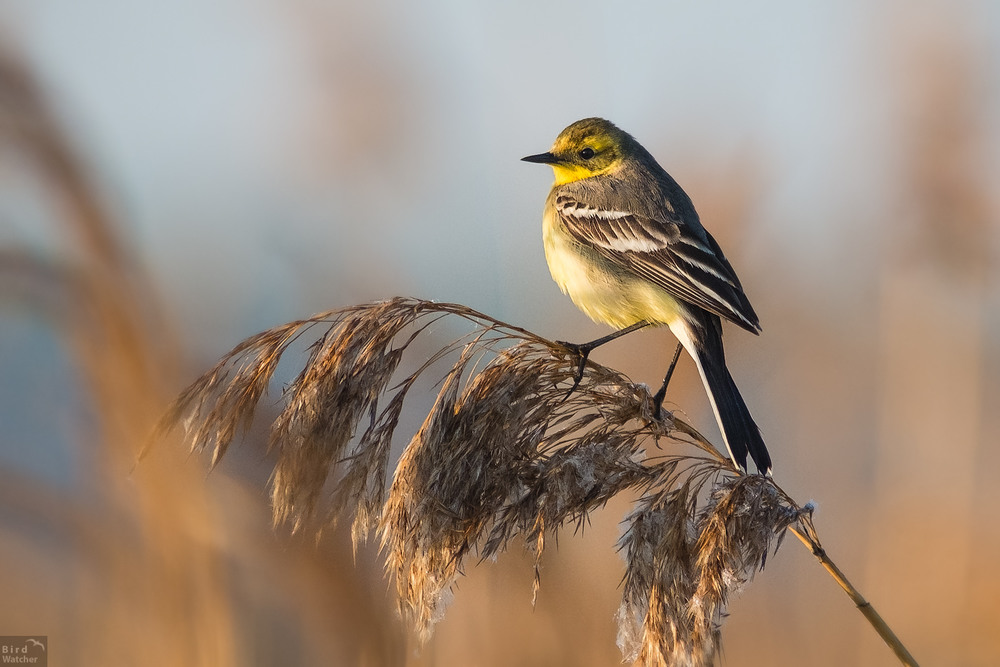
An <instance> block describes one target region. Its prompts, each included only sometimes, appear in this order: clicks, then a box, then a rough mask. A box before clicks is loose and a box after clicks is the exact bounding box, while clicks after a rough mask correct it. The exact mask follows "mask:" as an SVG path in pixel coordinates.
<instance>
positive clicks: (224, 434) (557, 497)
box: [162, 298, 821, 665]
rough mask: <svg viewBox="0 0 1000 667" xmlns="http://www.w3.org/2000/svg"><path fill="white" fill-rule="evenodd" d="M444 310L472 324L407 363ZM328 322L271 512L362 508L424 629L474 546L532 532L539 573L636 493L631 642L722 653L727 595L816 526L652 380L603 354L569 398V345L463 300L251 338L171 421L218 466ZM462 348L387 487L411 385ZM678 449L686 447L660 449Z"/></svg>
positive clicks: (277, 428) (332, 514)
mask: <svg viewBox="0 0 1000 667" xmlns="http://www.w3.org/2000/svg"><path fill="white" fill-rule="evenodd" d="M445 316H452V317H453V318H461V319H464V320H466V321H467V322H468V323H470V324H471V327H470V328H471V330H470V331H469V332H467V333H466V334H464V335H462V336H460V337H459V338H458V339H456V340H454V341H453V342H451V343H450V344H448V345H445V346H444V347H443V348H441V349H440V350H438V351H437V352H436V353H435V354H433V355H432V356H431V357H430V359H427V360H426V361H424V362H423V363H421V364H420V365H419V366H418V367H417V368H416V370H413V371H412V372H409V373H405V372H402V371H400V366H401V360H402V358H403V354H404V352H406V350H407V348H408V347H409V346H410V344H411V343H413V341H414V340H415V338H416V337H417V336H418V335H419V334H421V333H422V332H424V331H426V329H427V328H428V327H429V326H430V325H431V324H433V323H435V322H438V321H439V320H440V319H441V318H443V317H445ZM313 329H317V330H318V333H319V336H318V340H316V341H315V342H314V343H313V345H312V347H311V351H310V354H309V356H308V359H307V361H306V364H305V368H304V369H303V370H302V372H301V373H299V375H298V377H297V378H296V379H295V380H294V381H293V382H292V383H291V384H290V385H289V386H288V387H286V388H285V390H284V398H285V407H284V410H283V411H282V412H281V414H280V415H279V416H278V417H277V419H276V420H275V421H274V423H273V425H272V428H271V437H270V447H271V448H272V449H273V450H275V451H276V452H277V463H276V465H275V469H274V472H273V475H272V477H271V498H272V503H273V509H274V519H275V522H276V523H282V522H288V523H289V524H290V525H291V527H292V529H293V530H302V529H303V528H306V527H315V528H316V529H318V530H320V529H322V527H324V526H326V525H332V524H334V523H336V522H337V521H338V520H339V519H341V518H342V517H345V516H352V517H353V526H352V536H353V539H354V541H355V544H357V543H358V542H359V541H362V540H364V539H366V538H367V537H368V536H369V535H370V534H371V533H372V532H373V531H378V533H379V534H380V536H381V543H382V547H383V549H384V551H385V553H386V567H387V569H388V570H389V571H390V572H391V573H392V574H393V575H394V578H395V582H396V589H397V594H398V599H399V605H400V609H401V611H402V612H403V613H404V615H406V616H407V617H408V618H409V620H410V621H411V622H412V623H413V625H414V627H415V629H416V630H417V632H418V634H419V636H420V638H421V639H422V640H426V639H427V638H428V637H429V636H430V633H431V630H432V628H433V625H434V623H435V622H436V621H438V620H440V619H441V618H442V616H443V614H444V611H445V608H446V607H447V605H448V602H449V601H450V599H451V591H452V587H453V584H454V583H455V581H456V579H457V577H458V575H459V574H460V573H461V572H462V568H463V565H464V564H465V562H466V558H467V557H468V556H469V555H470V554H473V553H474V554H475V555H476V556H477V557H479V558H481V559H485V558H493V557H495V556H496V555H497V554H499V553H500V552H501V551H504V550H505V549H507V548H508V546H509V545H510V544H511V542H512V540H514V539H515V538H518V539H521V540H524V542H525V543H526V545H527V546H528V548H529V549H531V550H532V551H533V553H534V554H535V557H536V565H537V559H538V558H540V557H541V554H542V551H543V549H544V547H545V538H546V536H548V535H552V534H554V533H555V532H556V531H557V530H558V529H559V528H560V527H562V526H563V525H565V524H567V523H574V524H580V523H582V522H583V521H585V520H586V517H587V515H588V513H589V512H590V511H591V510H593V509H595V508H597V507H600V506H602V505H604V504H605V503H606V502H607V501H608V499H610V498H611V497H612V496H614V495H615V494H618V493H621V492H623V491H627V490H631V491H633V492H637V493H639V494H640V498H639V500H638V501H637V503H636V507H635V509H634V511H633V512H632V513H631V514H630V515H629V516H628V517H627V518H626V520H625V524H626V532H625V535H624V536H623V537H622V539H621V542H620V548H621V551H622V552H623V554H624V557H625V561H626V575H625V579H624V586H623V589H624V591H623V602H622V605H621V608H620V610H619V613H618V621H619V626H620V631H619V646H620V648H621V649H622V652H623V654H624V656H625V657H626V659H628V660H630V661H635V660H639V661H640V662H641V663H642V664H645V665H658V664H676V665H707V664H710V663H711V662H712V661H713V659H714V656H715V655H716V651H717V648H718V644H719V629H720V626H721V623H722V619H723V618H724V616H725V607H726V602H727V599H728V597H729V595H731V594H733V593H735V592H737V591H738V590H739V589H740V588H741V587H743V586H744V585H745V584H746V583H747V582H748V581H749V580H750V579H751V577H752V576H753V574H754V572H755V571H756V570H758V569H759V568H762V567H763V566H764V563H765V560H766V558H767V555H768V553H770V551H771V550H772V549H773V548H777V545H778V544H779V543H780V540H781V538H782V536H783V535H784V533H785V531H786V529H789V528H790V527H792V528H793V529H794V530H796V534H797V535H800V537H801V536H802V535H805V534H807V533H808V535H809V536H814V535H815V533H814V531H813V532H809V531H811V525H812V524H811V522H810V521H809V515H810V511H811V508H809V507H806V508H802V507H799V506H798V505H797V504H796V503H795V502H793V501H792V500H791V498H789V497H788V496H787V495H786V494H785V493H784V492H783V491H782V490H781V489H780V488H778V487H777V486H776V485H775V483H774V482H773V481H772V480H771V479H770V478H769V477H761V476H759V475H749V476H748V475H742V474H741V473H740V471H738V470H736V469H735V468H734V467H733V466H732V464H731V463H730V462H729V460H728V458H726V457H724V456H722V455H721V454H719V453H718V451H717V450H716V449H715V448H713V447H712V446H711V444H710V443H708V442H707V441H706V440H705V439H704V438H703V437H702V436H700V435H699V434H698V432H697V431H695V430H694V429H693V428H691V427H690V426H689V425H687V424H685V423H684V422H683V421H682V420H681V419H679V418H678V417H676V416H675V415H671V414H664V415H663V416H662V417H660V418H659V419H654V418H653V416H652V408H653V405H652V398H651V396H650V393H649V391H648V390H647V388H646V387H645V386H643V385H637V384H634V383H632V382H630V381H629V380H628V379H627V378H626V377H624V376H623V375H622V374H620V373H618V372H616V371H614V370H612V369H609V368H606V367H603V366H600V365H598V364H595V363H593V362H588V364H587V367H586V369H585V373H584V375H583V378H582V381H581V382H580V385H579V387H577V389H576V390H575V391H573V392H572V393H571V394H569V395H568V396H567V392H568V390H569V388H570V387H571V386H572V383H573V378H574V373H575V371H576V365H577V364H576V358H575V356H574V354H573V353H572V352H570V351H569V350H568V349H566V348H565V347H563V346H561V345H559V344H558V343H554V342H550V341H547V340H545V339H543V338H540V337H538V336H536V335H534V334H532V333H530V332H528V331H525V330H523V329H519V328H517V327H513V326H510V325H508V324H505V323H503V322H500V321H498V320H495V319H493V318H490V317H488V316H486V315H483V314H482V313H478V312H476V311H474V310H471V309H469V308H466V307H464V306H460V305H455V304H441V303H432V302H427V301H420V300H414V299H403V298H396V299H392V300H390V301H386V302H383V303H377V304H372V305H365V306H356V307H351V308H346V309H343V310H337V311H330V312H326V313H321V314H319V315H316V316H315V317H312V318H309V319H305V320H299V321H296V322H291V323H289V324H286V325H283V326H279V327H276V328H274V329H271V330H269V331H265V332H263V333H261V334H258V335H256V336H253V337H251V338H249V339H247V340H246V341H244V342H242V343H240V344H239V345H237V346H236V347H235V348H234V349H233V350H232V351H231V352H230V353H229V354H227V355H226V356H225V357H224V358H223V359H222V360H221V361H220V362H219V363H218V364H217V365H216V366H215V367H214V368H212V369H211V370H210V371H209V372H208V373H206V374H205V375H204V376H203V377H202V378H201V379H199V380H198V381H197V382H195V383H194V384H193V385H191V386H190V387H189V388H188V389H187V390H186V391H184V392H183V393H182V394H181V396H180V397H179V398H178V399H177V400H176V402H175V403H174V405H173V406H172V408H171V410H170V411H169V413H168V414H167V415H166V417H165V418H164V421H163V423H162V424H163V427H169V426H170V425H172V424H175V423H178V422H181V421H183V423H184V424H185V425H186V427H187V429H188V433H189V437H190V438H191V444H192V447H193V448H194V449H196V450H211V451H212V462H213V465H214V464H215V463H217V462H218V461H219V459H220V458H221V457H222V456H223V455H224V454H225V452H226V449H227V447H228V446H229V445H230V444H231V443H232V441H233V439H234V438H235V437H236V436H237V434H238V433H239V432H240V431H241V429H246V427H247V426H248V425H249V424H250V423H251V421H252V419H253V417H254V414H255V411H256V408H257V405H258V403H259V402H260V399H261V398H262V396H264V394H265V392H266V390H267V387H268V383H269V381H270V379H271V377H272V375H273V374H274V372H275V369H276V368H277V365H278V362H279V360H280V358H281V356H282V354H283V353H284V352H285V351H286V350H287V349H288V347H289V346H290V345H291V344H292V343H293V342H294V341H296V340H297V339H299V338H300V337H302V336H303V335H306V334H307V333H308V332H309V331H310V330H313ZM446 358H449V359H453V361H452V364H451V367H450V368H449V369H448V370H447V371H446V372H445V373H444V376H443V378H442V379H441V380H440V383H439V390H438V393H437V398H436V401H435V403H434V405H433V407H432V408H431V410H430V412H429V414H428V415H427V417H426V419H425V420H424V422H423V425H422V426H421V427H420V428H419V430H418V431H417V433H416V434H415V435H413V436H412V438H411V439H410V441H409V444H408V445H406V447H405V449H404V450H403V453H402V456H401V458H400V461H399V464H398V466H397V468H396V472H395V475H394V477H393V481H392V484H391V486H390V487H389V488H388V491H387V489H386V478H387V468H388V465H389V456H390V446H391V443H392V439H393V436H394V434H395V433H396V428H397V425H398V424H399V421H400V416H401V413H402V410H403V405H404V401H405V399H406V396H407V392H409V391H410V389H411V388H412V387H413V386H414V384H415V382H416V381H417V379H418V377H420V376H421V375H422V374H424V373H425V372H427V371H428V370H429V369H430V368H432V367H433V366H435V365H436V364H437V363H438V362H440V361H442V360H444V359H446ZM399 376H402V377H401V378H399ZM394 377H396V378H397V381H396V382H395V383H393V378H394ZM359 433H360V436H359V435H358V434H359ZM669 443H682V444H681V445H675V446H673V447H671V448H670V449H661V448H660V445H661V444H669ZM328 483H329V485H330V490H329V491H327V485H328ZM321 511H322V518H321V519H320V518H319V517H318V515H319V514H320V512H321ZM796 526H798V528H796ZM803 539H805V538H803ZM813 550H814V552H817V550H821V548H820V547H819V542H818V539H816V540H815V546H814V549H813ZM537 572H538V569H537V566H536V575H535V583H534V586H535V589H536V590H537V587H538V583H539V581H538V574H537Z"/></svg>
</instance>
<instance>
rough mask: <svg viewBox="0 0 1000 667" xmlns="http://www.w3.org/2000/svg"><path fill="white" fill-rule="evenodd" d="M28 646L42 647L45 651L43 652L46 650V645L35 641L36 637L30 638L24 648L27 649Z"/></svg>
mask: <svg viewBox="0 0 1000 667" xmlns="http://www.w3.org/2000/svg"><path fill="white" fill-rule="evenodd" d="M28 644H31V645H32V646H41V647H42V650H43V651H44V650H45V644H43V643H42V642H40V641H38V640H37V639H35V638H34V637H28V641H26V642H25V643H24V646H25V647H27V646H28Z"/></svg>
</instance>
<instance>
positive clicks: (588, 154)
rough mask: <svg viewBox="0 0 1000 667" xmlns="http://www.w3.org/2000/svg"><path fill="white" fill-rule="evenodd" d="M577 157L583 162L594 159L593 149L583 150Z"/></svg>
mask: <svg viewBox="0 0 1000 667" xmlns="http://www.w3.org/2000/svg"><path fill="white" fill-rule="evenodd" d="M578 155H579V156H580V157H582V158H583V159H584V160H589V159H590V158H592V157H594V149H593V148H584V149H583V150H582V151H580V152H579V153H578Z"/></svg>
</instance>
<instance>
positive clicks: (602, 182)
mask: <svg viewBox="0 0 1000 667" xmlns="http://www.w3.org/2000/svg"><path fill="white" fill-rule="evenodd" d="M522 160H524V161H525V162H533V163H539V164H547V165H549V166H550V167H552V170H553V172H554V174H555V182H554V183H553V185H552V189H551V191H550V192H549V195H548V198H547V199H546V201H545V209H544V214H543V218H542V236H543V242H544V247H545V258H546V261H547V263H548V267H549V272H550V273H551V274H552V278H553V279H554V280H555V282H556V283H557V284H558V286H559V288H560V289H561V290H562V291H563V293H565V294H567V295H569V297H570V299H572V301H573V303H574V304H576V306H577V307H578V308H579V309H580V310H582V311H583V312H584V313H585V314H586V315H588V316H589V317H590V318H591V319H592V320H594V321H596V322H600V323H603V324H607V325H610V326H611V327H613V328H615V329H616V331H615V332H614V333H612V334H610V335H607V336H604V337H602V338H599V339H597V340H595V341H591V342H589V343H585V344H582V345H577V344H572V343H564V345H566V346H567V347H569V348H570V349H571V350H573V351H574V352H576V353H577V354H578V355H579V369H578V375H577V377H576V383H575V384H574V388H575V387H576V384H578V383H579V380H580V378H581V377H582V374H583V368H584V364H585V363H586V360H587V355H588V354H589V353H590V351H591V350H593V349H594V348H595V347H597V346H598V345H602V344H604V343H606V342H608V341H610V340H613V339H615V338H618V337H619V336H621V335H624V334H626V333H629V332H631V331H635V330H637V329H641V328H643V327H646V326H650V325H654V326H664V325H665V326H666V327H668V328H669V330H670V332H671V333H672V334H673V335H674V337H675V338H676V339H677V341H678V343H679V345H678V349H677V353H676V354H675V355H674V363H676V359H677V355H678V354H679V353H680V347H681V346H683V348H684V349H685V350H686V351H687V353H688V354H689V355H690V356H691V358H692V359H693V360H694V362H695V365H696V366H697V367H698V372H699V375H700V376H701V380H702V382H703V384H704V386H705V389H706V393H707V394H708V398H709V402H710V403H711V406H712V410H713V412H714V414H715V418H716V421H717V422H718V424H719V429H720V431H721V432H722V439H723V441H724V443H725V445H726V449H727V450H728V452H729V457H730V458H731V459H732V461H733V462H734V463H735V464H736V465H737V466H739V467H740V468H741V469H742V470H744V471H747V470H748V468H747V455H748V454H749V455H750V458H752V459H753V462H754V465H755V466H756V468H757V471H758V473H760V474H765V475H769V474H770V473H771V457H770V455H769V454H768V451H767V447H766V445H765V444H764V439H763V437H762V436H761V433H760V429H759V428H758V427H757V424H756V422H755V421H754V419H753V417H752V416H751V414H750V410H749V409H748V408H747V405H746V402H745V401H744V400H743V397H742V395H741V394H740V391H739V389H738V388H737V386H736V383H735V381H734V380H733V377H732V375H731V374H730V372H729V369H728V368H727V367H726V356H725V350H724V348H723V343H722V319H726V320H729V321H730V322H733V323H734V324H736V325H737V326H739V327H741V328H743V329H745V330H746V331H749V332H750V333H753V334H759V333H760V332H761V327H760V321H759V318H758V317H757V314H756V313H755V312H754V309H753V307H752V306H751V305H750V301H749V300H748V298H747V296H746V294H745V293H744V290H743V286H742V285H741V284H740V280H739V278H738V277H737V275H736V272H735V271H734V270H733V267H732V265H731V264H730V263H729V260H727V259H726V256H725V255H724V254H723V252H722V248H720V247H719V244H718V243H717V242H716V241H715V239H714V238H712V235H711V234H709V233H708V231H707V230H706V229H705V228H704V227H703V226H702V223H701V220H700V219H699V217H698V213H697V212H696V211H695V208H694V204H693V203H692V201H691V198H690V197H688V195H687V193H685V192H684V190H683V189H681V187H680V185H678V184H677V182H676V181H675V180H674V179H673V178H672V177H671V176H670V175H669V174H668V173H667V172H666V170H664V169H663V167H661V166H660V164H659V163H658V162H657V161H656V159H655V158H654V157H653V156H652V154H650V152H649V151H647V150H646V149H645V148H643V146H642V145H641V144H640V143H639V142H638V141H636V139H635V138H633V137H632V136H631V135H630V134H628V133H627V132H625V131H623V130H621V129H619V128H618V127H617V126H616V125H615V124H614V123H612V122H610V121H608V120H605V119H603V118H585V119H583V120H579V121H577V122H575V123H573V124H571V125H569V126H568V127H567V128H566V129H564V130H563V131H562V132H561V133H560V134H559V136H558V137H556V140H555V142H554V143H553V144H552V147H551V148H550V149H549V150H548V151H547V152H545V153H539V154H537V155H529V156H527V157H524V158H522ZM672 371H673V365H671V367H670V370H669V371H668V372H667V376H666V378H665V379H664V384H663V386H662V387H661V389H660V391H659V392H657V394H656V395H655V396H654V397H653V398H654V405H655V411H654V413H653V414H654V416H655V417H658V416H659V412H660V407H661V405H662V402H663V398H664V395H665V392H666V386H667V383H668V382H669V380H670V375H671V373H672ZM570 391H571V392H572V389H571V390H570Z"/></svg>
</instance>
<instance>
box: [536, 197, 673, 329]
mask: <svg viewBox="0 0 1000 667" xmlns="http://www.w3.org/2000/svg"><path fill="white" fill-rule="evenodd" d="M542 239H543V241H544V245H545V259H546V261H547V262H548V265H549V272H550V273H551V274H552V279H553V280H555V281H556V284H557V285H559V289H561V290H562V291H563V293H565V294H568V295H569V297H570V299H572V300H573V303H575V304H576V306H577V308H579V309H580V310H582V311H583V312H584V313H585V314H586V315H587V316H588V317H590V319H592V320H594V321H595V322H602V323H604V324H608V325H611V326H612V327H615V328H616V329H622V328H624V327H627V326H629V325H632V324H635V323H636V322H638V321H640V320H647V321H650V322H654V323H659V324H670V323H671V322H672V321H674V320H676V319H677V318H678V317H679V314H680V313H679V309H680V308H681V307H682V306H681V305H680V304H679V303H678V302H677V300H676V299H674V298H673V297H672V296H670V295H669V294H667V293H666V292H665V291H664V290H662V289H660V288H659V287H657V286H655V285H653V284H652V283H649V282H647V281H646V280H644V279H642V278H640V277H638V276H636V275H635V274H633V273H631V272H629V271H627V270H625V269H623V268H621V267H619V266H617V265H615V264H613V263H611V262H610V261H609V260H607V259H605V258H604V257H603V256H602V255H601V254H600V253H598V252H597V251H595V250H591V249H590V248H587V247H585V246H583V245H581V244H580V243H578V242H577V241H576V240H575V239H574V238H573V237H572V236H570V234H569V232H567V231H566V229H565V227H563V225H562V222H561V221H560V220H559V216H558V214H557V213H556V211H555V208H554V207H553V206H548V205H547V206H546V207H545V216H544V218H543V220H542Z"/></svg>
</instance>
